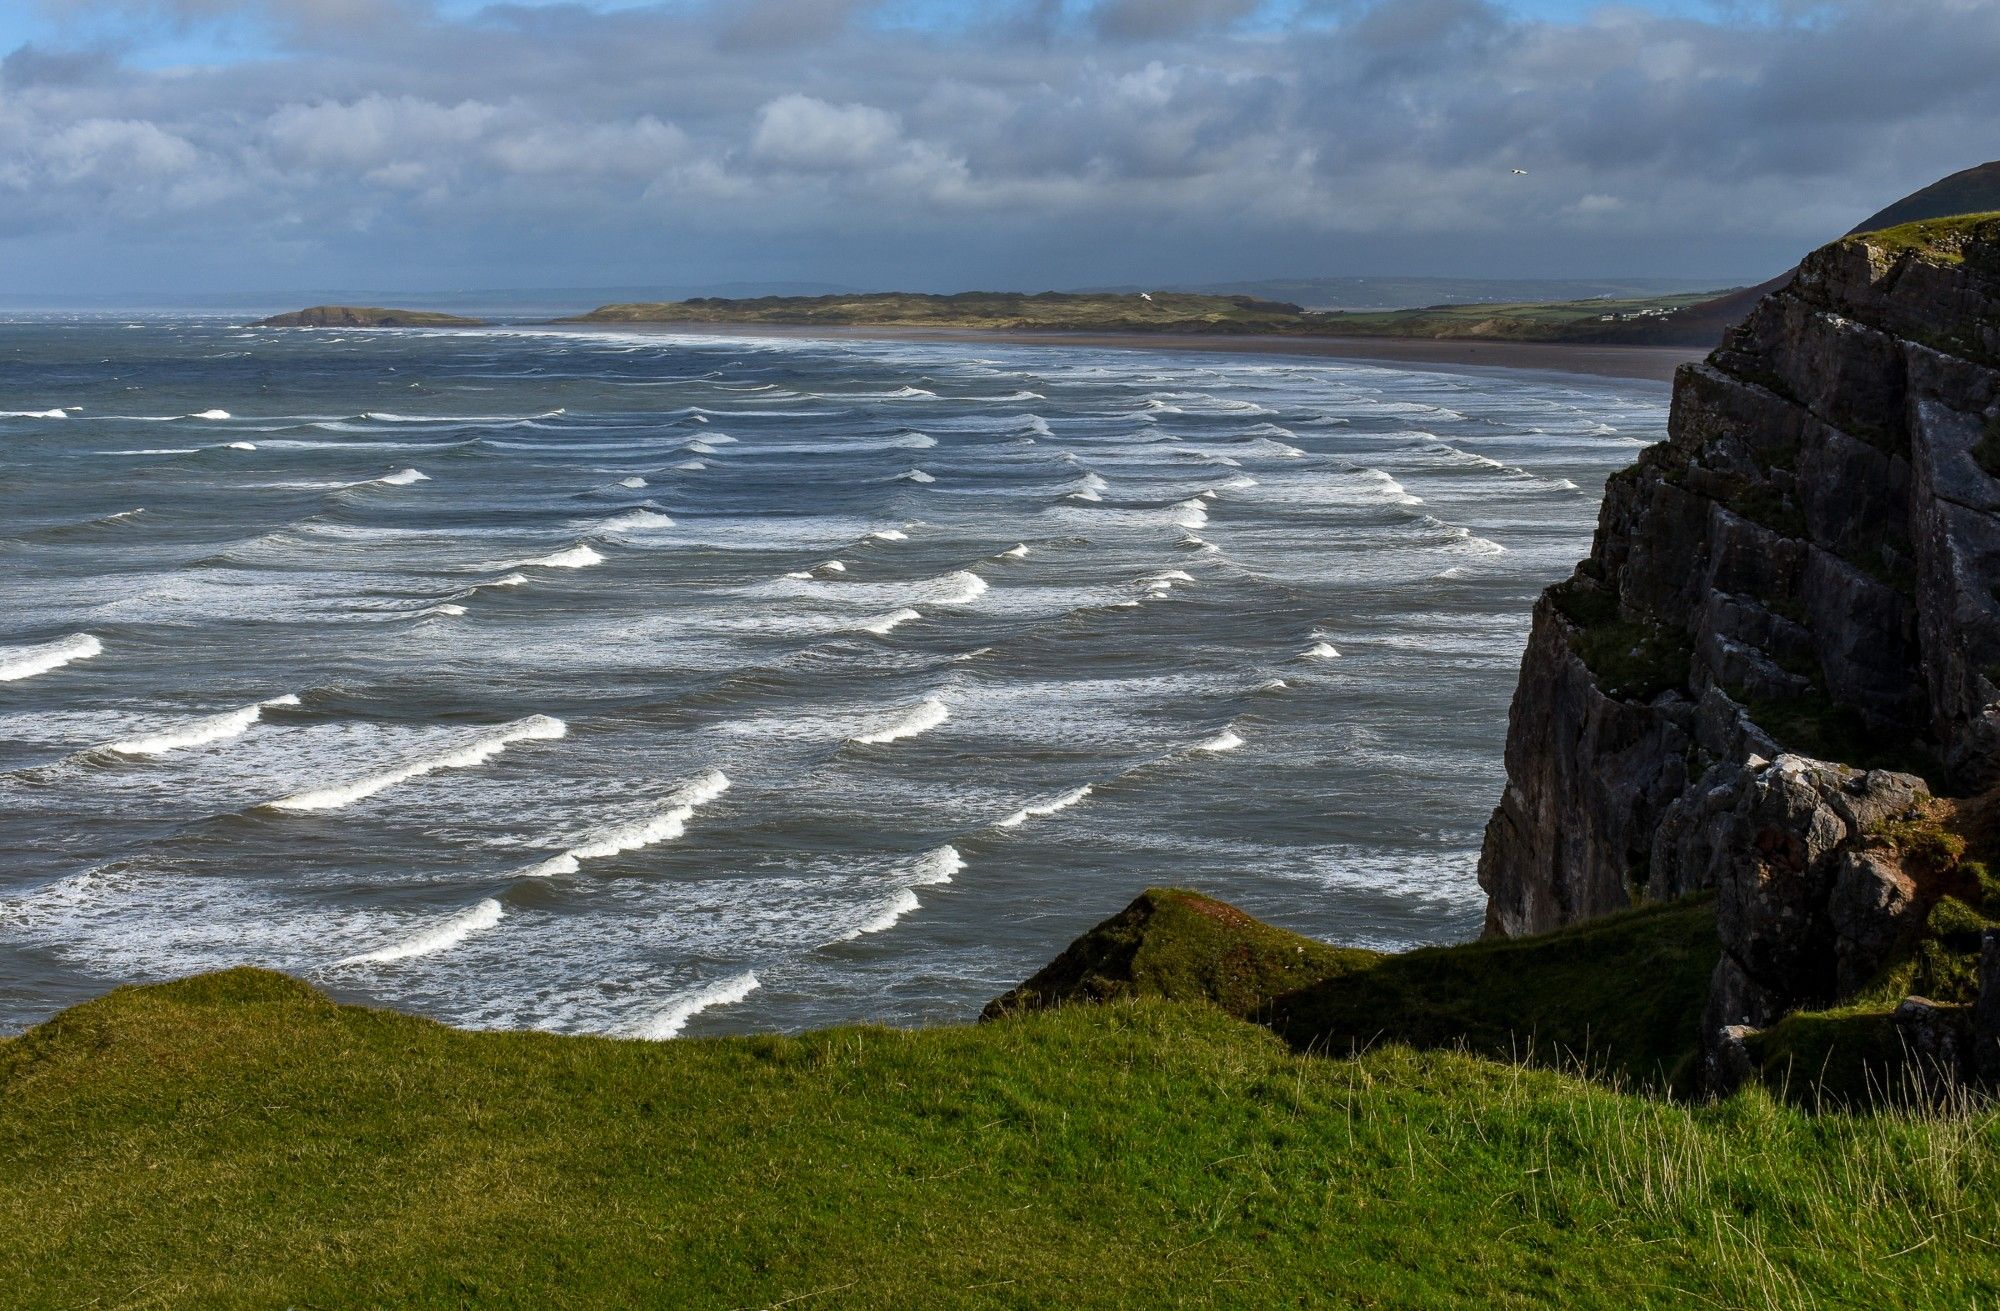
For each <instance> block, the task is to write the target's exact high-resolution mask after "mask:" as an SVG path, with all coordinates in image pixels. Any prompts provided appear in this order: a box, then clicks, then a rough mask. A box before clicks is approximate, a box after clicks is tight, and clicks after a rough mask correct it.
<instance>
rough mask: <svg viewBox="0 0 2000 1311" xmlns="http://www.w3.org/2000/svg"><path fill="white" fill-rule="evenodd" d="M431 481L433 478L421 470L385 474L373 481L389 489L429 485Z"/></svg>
mask: <svg viewBox="0 0 2000 1311" xmlns="http://www.w3.org/2000/svg"><path fill="white" fill-rule="evenodd" d="M430 480H431V476H430V475H429V474H427V473H425V472H424V471H423V470H421V469H402V470H399V471H397V472H395V473H390V474H384V475H383V476H382V477H380V478H376V479H373V480H372V481H374V482H378V483H382V484H383V485H385V486H388V487H408V486H409V485H410V484H411V483H427V482H429V481H430ZM364 485H365V484H364Z"/></svg>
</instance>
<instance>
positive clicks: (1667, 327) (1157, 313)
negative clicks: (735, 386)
mask: <svg viewBox="0 0 2000 1311" xmlns="http://www.w3.org/2000/svg"><path fill="white" fill-rule="evenodd" d="M1713 294H1714V293H1694V294H1683V295H1678V296H1654V297H1646V298H1643V299H1638V300H1581V301H1566V302H1554V303H1539V302H1537V303H1523V304H1517V305H1445V306H1439V307H1436V308H1433V309H1416V310H1385V311H1367V312H1351V313H1350V312H1339V311H1318V310H1306V309H1301V308H1300V307H1299V306H1297V305H1293V304H1289V303H1286V302H1282V301H1270V300H1258V299H1255V298H1253V297H1249V296H1212V295H1198V294H1194V293H1188V292H1168V291H1161V292H1155V293H1152V294H1150V295H1140V294H1137V293H1129V294H1128V293H1112V292H1102V293H1100V292H1053V291H1051V292H1042V293H1040V294H1036V295H1024V294H1018V293H1012V292H962V293H959V294H957V295H948V296H939V295H925V294H920V293H915V292H881V293H871V294H866V295H860V294H856V295H841V296H764V297H759V298H756V299H749V300H727V299H721V298H715V297H708V298H702V299H696V300H685V301H666V302H659V303H638V304H626V305H605V306H601V307H599V308H598V309H595V310H592V311H591V312H589V313H588V314H581V315H578V316H576V317H575V318H571V319H565V320H562V322H565V323H685V324H763V325H769V324H779V325H792V326H820V327H854V328H870V327H872V328H932V329H950V330H973V331H1007V332H1097V333H1124V332H1132V333H1181V334H1194V333H1223V334H1243V335H1269V336H1307V337H1340V336H1355V337H1406V338H1407V337H1415V338H1432V339H1460V338H1464V339H1476V340H1493V341H1534V342H1565V341H1578V342H1620V341H1628V340H1629V341H1631V342H1634V343H1639V344H1660V343H1673V344H1678V343H1680V342H1681V340H1682V337H1683V336H1685V337H1687V339H1688V340H1689V341H1693V340H1696V338H1695V337H1694V336H1693V335H1691V334H1688V333H1681V334H1679V335H1676V333H1675V325H1676V324H1677V323H1678V319H1677V318H1676V317H1675V314H1674V312H1675V311H1677V310H1683V309H1686V308H1687V307H1690V306H1694V305H1697V304H1700V303H1702V302H1705V301H1707V300H1709V299H1710V298H1711V297H1712V296H1713ZM1699 331H1700V334H1701V335H1700V338H1699V340H1700V342H1701V343H1702V344H1706V343H1707V341H1708V339H1709V337H1711V336H1712V335H1713V332H1712V331H1711V329H1710V327H1709V325H1707V324H1706V323H1704V324H1703V325H1702V326H1701V328H1700V329H1699Z"/></svg>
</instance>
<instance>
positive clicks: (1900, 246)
mask: <svg viewBox="0 0 2000 1311" xmlns="http://www.w3.org/2000/svg"><path fill="white" fill-rule="evenodd" d="M1836 244H1838V245H1846V246H1853V245H1860V246H1866V247H1868V248H1869V249H1871V250H1879V251H1883V252H1885V253H1887V254H1890V255H1909V256H1913V257H1915V258H1917V259H1921V260H1924V261H1926V262H1928V263H1933V264H1963V263H1965V262H1966V258H1967V255H1968V252H1970V251H1974V250H1976V249H1977V248H1979V247H1992V246H1995V245H2000V214H1996V213H1984V214H1960V215H1956V216H1955V217H1952V218H1941V219H1925V220H1922V221H1921V222H1917V223H1904V224H1900V225H1899V226H1896V227H1893V228H1882V229H1880V230H1878V231H1875V232H1864V233H1859V234H1857V235H1855V236H1851V237H1846V238H1844V239H1843V240H1842V241H1840V242H1838V243H1836ZM1975 258H1976V256H1975Z"/></svg>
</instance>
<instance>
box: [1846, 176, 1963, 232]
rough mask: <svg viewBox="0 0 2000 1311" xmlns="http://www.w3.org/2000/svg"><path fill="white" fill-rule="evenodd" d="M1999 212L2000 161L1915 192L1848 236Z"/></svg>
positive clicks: (1864, 222)
mask: <svg viewBox="0 0 2000 1311" xmlns="http://www.w3.org/2000/svg"><path fill="white" fill-rule="evenodd" d="M1996 210H2000V160H1995V161H1993V162H1992V163H1990V164H1979V165H1976V166H1975V167H1973V168H1968V169H1966V170H1965V171H1964V172H1962V173H1954V174H1952V175H1951V176H1950V177H1948V178H1945V179H1943V180H1942V181H1939V182H1933V183H1931V184H1930V185H1929V186H1927V187H1925V188H1924V189H1923V190H1921V191H1913V192H1911V193H1910V194H1909V195H1907V196H1905V197H1903V198H1902V199H1901V200H1899V201H1897V202H1896V203H1895V204H1893V205H1891V206H1889V207H1888V208H1887V209H1885V210H1882V211H1880V212H1879V213H1875V214H1871V215H1869V216H1868V217H1867V218H1866V219H1864V220H1862V221H1861V222H1860V223H1858V224H1856V225H1855V227H1854V229H1853V231H1851V232H1849V233H1848V234H1847V235H1848V236H1850V237H1851V236H1854V235H1856V234H1857V233H1862V232H1880V231H1881V230H1882V229H1883V228H1899V227H1901V226H1903V224H1905V223H1920V222H1922V221H1923V220H1925V219H1940V218H1953V217H1956V216H1957V215H1960V214H1985V213H1988V212H1990V211H1996Z"/></svg>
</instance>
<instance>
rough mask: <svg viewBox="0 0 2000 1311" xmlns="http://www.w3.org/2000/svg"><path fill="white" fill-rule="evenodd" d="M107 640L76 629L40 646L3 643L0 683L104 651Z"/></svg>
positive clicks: (0, 660)
mask: <svg viewBox="0 0 2000 1311" xmlns="http://www.w3.org/2000/svg"><path fill="white" fill-rule="evenodd" d="M103 652H104V643H102V642H100V641H98V640H97V639H96V638H95V637H93V636H91V635H90V634H89V633H75V634H72V635H71V636H69V637H65V638H63V639H61V640H60V641H56V642H44V643H42V644H41V645H40V646H0V683H13V682H18V681H19V680H21V679H23V678H33V677H34V676H35V675H36V674H46V673H48V672H49V671H50V670H51V669H60V668H62V667H63V666H64V665H66V664H69V663H70V662H71V661H75V660H88V659H90V658H91V657H92V656H96V655H102V654H103Z"/></svg>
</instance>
